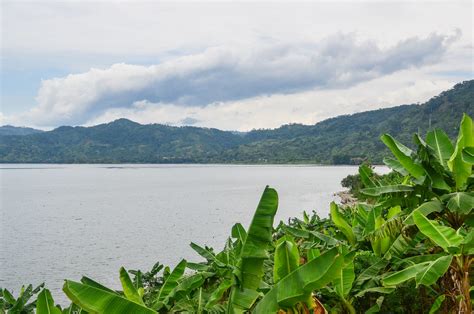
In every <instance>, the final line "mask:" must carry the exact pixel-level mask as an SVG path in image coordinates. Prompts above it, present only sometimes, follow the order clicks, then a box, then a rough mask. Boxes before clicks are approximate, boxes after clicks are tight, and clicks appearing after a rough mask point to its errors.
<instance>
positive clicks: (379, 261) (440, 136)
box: [0, 115, 474, 314]
mask: <svg viewBox="0 0 474 314" xmlns="http://www.w3.org/2000/svg"><path fill="white" fill-rule="evenodd" d="M381 139H382V141H383V143H384V144H385V145H386V146H387V147H388V148H389V150H390V151H391V152H392V154H393V157H392V158H386V159H385V160H384V162H385V163H386V164H387V165H388V166H389V167H390V168H391V169H392V170H393V171H394V173H392V174H390V175H386V176H382V177H381V176H378V175H376V174H375V173H373V171H372V169H371V168H370V167H369V166H367V165H363V166H361V167H360V168H359V175H358V176H357V177H352V178H351V179H348V180H347V181H346V185H347V186H350V187H351V188H352V191H353V192H354V194H355V195H356V196H357V198H358V201H357V202H356V203H355V204H351V205H347V206H341V205H337V204H336V203H331V210H330V217H329V218H321V217H319V216H318V215H317V214H316V213H313V214H312V215H308V214H306V213H304V215H303V217H302V219H299V218H294V219H292V220H291V221H290V222H289V223H287V224H284V223H280V224H279V225H278V226H276V227H274V217H275V213H276V211H277V208H278V194H277V191H275V190H274V189H272V188H270V187H267V188H265V190H264V192H263V195H262V198H261V200H260V202H259V204H258V206H257V209H256V211H255V215H254V217H253V220H252V222H251V223H250V226H249V227H248V228H247V229H245V228H244V227H243V226H242V225H241V224H238V223H237V224H235V225H234V226H233V228H232V230H231V234H230V237H229V238H228V239H227V240H226V242H225V246H224V249H223V250H222V251H220V252H216V251H215V250H214V249H212V248H209V247H202V246H199V245H198V244H195V243H191V247H192V248H193V249H194V250H195V251H196V252H197V253H198V254H199V255H200V256H201V257H203V258H204V259H205V261H204V262H199V263H192V262H188V261H186V260H182V261H181V262H180V263H179V264H178V265H176V266H175V267H174V268H173V269H171V268H169V267H164V266H163V265H161V264H160V263H157V264H155V265H154V266H153V268H152V269H151V270H150V271H147V272H142V271H139V270H128V271H127V270H125V269H124V268H121V269H120V271H119V276H120V281H121V283H122V291H115V290H112V289H109V288H107V287H105V286H103V285H101V284H100V283H98V282H96V281H94V280H92V279H90V278H87V277H83V278H82V279H81V280H80V282H76V281H71V280H66V281H65V283H64V287H63V290H64V293H65V294H66V295H67V296H68V298H69V299H70V300H71V302H72V303H71V305H70V306H69V307H68V308H66V309H61V308H60V307H59V306H57V305H55V304H54V300H53V298H52V296H51V293H50V292H49V290H48V289H46V288H44V287H43V286H40V287H38V288H36V289H33V287H32V286H28V287H27V288H25V289H23V290H22V292H21V294H20V296H19V297H17V298H15V297H14V296H13V295H12V294H11V293H10V292H9V291H8V290H7V289H2V290H0V291H1V293H0V312H2V311H3V312H11V313H29V312H33V311H34V310H35V309H36V312H37V313H40V314H42V313H58V314H59V313H157V312H158V313H247V312H251V313H277V312H278V313H351V314H352V313H377V312H380V313H437V312H443V313H472V309H473V308H472V306H473V296H472V294H473V292H474V291H473V290H474V289H473V287H472V282H473V265H474V228H473V227H474V213H473V212H472V209H473V208H474V175H473V172H472V168H473V165H474V126H473V122H472V119H471V118H470V117H469V116H468V115H464V116H463V118H462V122H461V125H460V128H459V135H458V137H457V141H456V142H455V143H454V145H453V143H452V142H451V141H450V139H449V137H448V136H447V135H446V133H444V132H443V131H441V130H439V129H434V130H431V131H429V132H428V134H427V135H426V138H425V139H423V138H421V137H420V136H419V134H415V135H414V147H416V151H412V150H411V149H410V148H408V147H407V146H405V145H403V144H401V143H400V142H398V141H397V140H395V139H394V138H393V137H391V136H390V135H388V134H385V135H383V136H382V137H381ZM186 270H187V271H186ZM31 298H34V299H35V300H34V301H32V302H30V303H28V301H29V299H31Z"/></svg>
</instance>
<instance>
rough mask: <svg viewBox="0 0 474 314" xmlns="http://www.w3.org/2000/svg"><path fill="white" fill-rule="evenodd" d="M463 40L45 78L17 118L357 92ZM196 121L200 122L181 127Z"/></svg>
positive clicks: (233, 51) (77, 119) (44, 121)
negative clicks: (346, 90) (34, 102)
mask: <svg viewBox="0 0 474 314" xmlns="http://www.w3.org/2000/svg"><path fill="white" fill-rule="evenodd" d="M459 35H460V34H459V33H456V34H455V35H440V34H432V35H430V36H428V37H426V38H419V37H413V38H409V39H406V40H403V41H400V42H398V43H397V44H395V45H393V46H391V47H388V48H380V47H379V46H378V45H377V44H376V43H375V42H373V41H358V40H357V37H356V36H355V35H353V34H336V35H333V36H330V37H328V38H326V39H325V40H322V41H319V42H316V43H298V44H281V43H280V44H271V45H266V46H260V47H259V48H255V46H252V47H214V48H209V49H207V50H205V51H204V52H202V53H199V54H193V55H188V56H181V57H177V58H174V59H170V60H168V61H165V62H163V63H160V64H156V65H150V66H141V65H131V64H123V63H120V64H114V65H112V66H111V67H109V68H106V69H91V70H89V71H87V72H85V73H80V74H71V75H68V76H66V77H62V78H54V79H49V80H44V81H43V82H42V83H41V87H40V89H39V92H38V95H37V98H36V100H37V105H36V106H35V107H34V108H33V109H31V110H30V111H29V112H27V113H25V114H23V115H21V116H18V117H17V119H18V120H20V121H21V120H25V121H30V123H32V124H35V125H37V126H41V125H43V126H52V125H59V124H84V123H86V122H88V121H93V120H94V119H95V118H97V117H101V116H102V117H103V116H104V115H107V114H109V115H110V113H111V112H125V111H127V110H128V111H130V110H132V111H133V112H137V111H140V110H142V111H143V109H146V108H149V106H150V105H149V104H159V105H160V106H161V107H160V108H164V107H165V106H167V107H168V109H169V108H171V107H173V108H178V109H176V110H178V111H179V110H180V109H179V108H193V109H192V110H198V111H202V110H203V108H206V107H209V108H211V107H213V108H217V107H219V106H222V103H224V104H226V103H235V102H236V101H244V100H247V99H255V98H259V97H260V98H261V97H264V96H265V95H274V94H277V95H288V94H295V93H302V92H307V91H313V90H328V89H338V88H349V87H352V86H355V85H357V84H360V83H362V82H367V81H370V80H372V79H375V78H380V77H383V76H386V75H389V74H392V73H395V72H397V71H401V70H406V69H410V68H418V67H422V66H425V65H429V64H433V63H435V62H437V61H439V60H440V59H441V58H442V56H443V55H444V54H445V52H446V51H447V48H448V46H449V44H450V43H451V42H452V41H453V40H455V39H456V38H458V37H459ZM248 103H249V105H251V103H252V102H251V101H249V102H248ZM140 106H141V107H140ZM140 108H141V109H140ZM219 108H220V107H219ZM249 109H250V110H251V109H252V108H249ZM186 110H187V111H189V109H186ZM181 111H183V110H181ZM183 117H188V118H184V119H183ZM190 118H191V119H196V118H194V117H192V116H182V117H181V121H186V119H188V120H187V121H188V122H189V121H191V120H189V119H190ZM199 120H200V119H197V120H196V121H194V120H192V122H194V124H196V123H198V122H199Z"/></svg>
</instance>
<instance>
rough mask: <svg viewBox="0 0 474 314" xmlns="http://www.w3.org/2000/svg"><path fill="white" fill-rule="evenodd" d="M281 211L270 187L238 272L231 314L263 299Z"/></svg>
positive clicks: (246, 244)
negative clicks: (267, 263) (266, 268)
mask: <svg viewBox="0 0 474 314" xmlns="http://www.w3.org/2000/svg"><path fill="white" fill-rule="evenodd" d="M277 208H278V194H277V192H276V191H275V190H274V189H272V188H270V187H268V186H267V187H266V188H265V190H264V191H263V195H262V197H261V199H260V202H259V204H258V206H257V209H256V211H255V214H254V217H253V219H252V222H251V223H250V226H249V228H248V231H247V235H246V237H245V241H244V243H243V245H242V249H241V252H240V256H239V261H238V264H237V267H236V270H235V271H234V278H233V280H234V283H233V286H232V290H231V293H230V297H229V306H228V312H229V313H243V312H245V311H247V310H249V309H250V308H251V307H252V306H253V304H254V303H255V301H256V300H257V298H258V297H259V296H260V293H259V291H258V290H259V287H260V284H261V281H262V277H263V275H264V261H265V260H266V259H268V258H269V255H268V250H269V249H270V248H271V246H272V233H273V219H274V217H275V214H276V211H277Z"/></svg>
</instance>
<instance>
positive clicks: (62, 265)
mask: <svg viewBox="0 0 474 314" xmlns="http://www.w3.org/2000/svg"><path fill="white" fill-rule="evenodd" d="M379 170H380V171H382V172H384V171H385V169H383V168H382V169H379ZM356 172H357V167H346V166H344V167H320V166H220V165H1V166H0V180H1V191H0V192H1V195H0V196H1V203H0V205H1V209H0V215H1V223H0V287H8V288H10V289H13V290H14V291H15V292H18V289H19V287H20V286H21V284H24V283H33V284H38V283H41V282H43V281H44V282H46V285H47V286H48V287H49V288H50V289H51V290H52V291H53V294H54V297H55V298H56V299H57V300H58V301H59V302H61V303H63V304H65V297H63V295H62V293H61V286H62V284H63V280H64V279H65V278H67V279H73V280H79V279H80V277H81V276H82V275H87V276H90V277H92V278H94V279H96V280H98V281H100V282H101V283H103V284H105V285H108V286H111V287H119V285H120V283H119V279H118V270H119V268H120V266H125V267H126V268H130V269H142V270H149V269H150V268H151V266H152V265H153V264H154V263H155V262H156V261H160V262H162V263H165V264H169V265H174V264H176V263H177V262H178V261H179V260H180V259H181V258H186V259H191V260H193V261H199V260H200V258H199V256H198V255H197V254H195V253H194V251H193V250H192V249H191V248H190V247H189V243H190V242H191V241H193V242H196V243H198V244H202V245H204V244H206V245H210V246H214V247H216V248H221V247H222V246H223V244H224V241H225V239H226V238H227V236H228V235H229V234H230V228H231V227H232V225H233V224H234V223H236V222H242V223H243V224H244V226H247V225H248V223H249V222H250V219H251V217H252V214H253V212H254V210H255V207H256V205H257V203H258V200H259V198H260V195H261V193H262V191H263V189H264V187H265V185H267V184H268V185H270V186H272V187H275V188H276V189H277V191H278V192H279V196H280V206H279V210H278V214H277V218H276V222H275V224H276V223H277V222H278V220H287V219H288V217H293V216H301V213H302V211H303V210H306V211H312V210H316V211H317V212H318V213H320V214H321V215H322V216H325V215H327V213H328V208H329V202H330V201H331V200H333V199H334V198H335V197H334V196H333V195H334V193H335V192H337V191H339V190H341V189H342V188H341V186H340V182H341V179H342V178H344V177H345V176H347V175H348V174H353V173H356Z"/></svg>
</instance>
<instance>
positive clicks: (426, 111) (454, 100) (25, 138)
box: [0, 80, 474, 164]
mask: <svg viewBox="0 0 474 314" xmlns="http://www.w3.org/2000/svg"><path fill="white" fill-rule="evenodd" d="M473 95H474V80H471V81H465V82H462V83H459V84H456V85H455V86H454V87H453V88H452V89H450V90H447V91H445V92H443V93H441V94H440V95H438V96H435V97H433V98H431V99H430V100H428V101H427V102H425V103H424V104H421V105H419V104H412V105H401V106H396V107H391V108H384V109H377V110H370V111H365V112H360V113H354V114H351V115H342V116H338V117H334V118H329V119H326V120H324V121H321V122H318V123H316V124H314V125H303V124H287V125H282V126H280V127H279V128H276V129H259V130H252V131H249V132H245V133H241V132H233V131H222V130H219V129H215V128H202V127H195V126H168V125H163V124H145V125H144V124H139V123H137V122H134V121H131V120H128V119H125V118H121V119H117V120H115V121H113V122H109V123H104V124H99V125H96V126H92V127H70V126H61V127H58V128H56V129H54V130H52V131H46V132H41V133H34V134H27V135H3V136H1V137H0V162H2V163H14V162H24V163H322V164H354V163H359V162H361V161H362V160H367V159H368V160H370V161H372V162H374V163H380V162H381V160H382V158H383V156H384V155H386V154H387V152H388V151H387V150H386V149H385V147H384V145H383V144H382V143H381V141H380V140H379V137H380V135H381V134H382V133H391V134H393V135H394V136H395V137H397V138H398V139H399V140H400V141H401V142H403V143H410V142H411V137H412V135H413V133H415V132H421V133H424V132H426V131H427V130H428V129H430V128H435V127H439V128H443V129H445V130H446V131H447V133H448V135H449V136H450V137H451V138H454V137H455V136H456V135H457V128H458V123H459V121H460V118H461V116H462V114H463V113H464V112H465V113H467V114H469V115H471V116H472V115H473V114H474V96H473Z"/></svg>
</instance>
